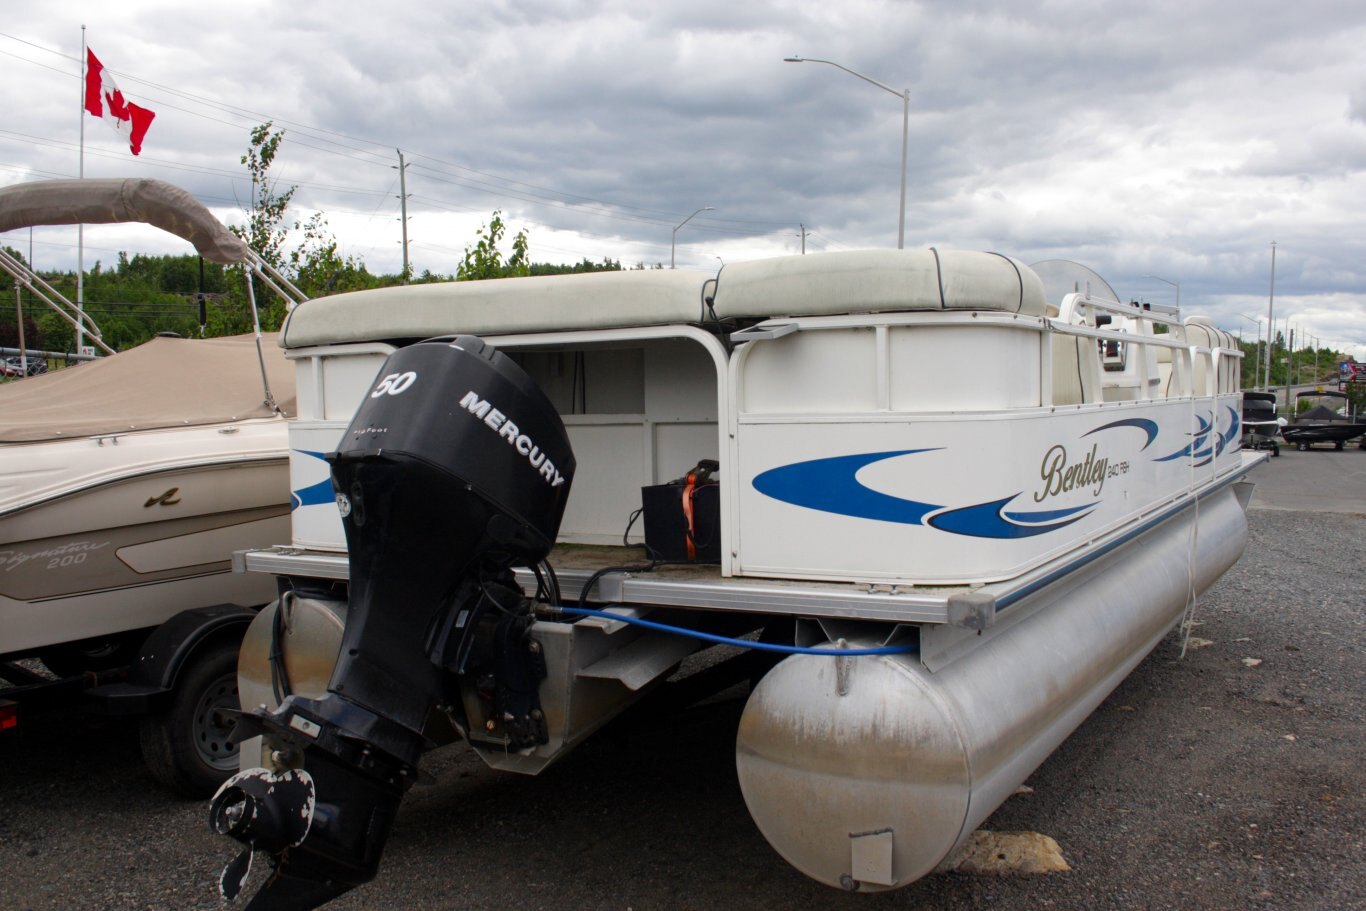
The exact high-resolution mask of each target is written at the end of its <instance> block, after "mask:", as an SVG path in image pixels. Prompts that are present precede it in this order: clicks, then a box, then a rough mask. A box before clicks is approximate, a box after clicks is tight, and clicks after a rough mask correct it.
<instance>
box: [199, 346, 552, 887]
mask: <svg viewBox="0 0 1366 911" xmlns="http://www.w3.org/2000/svg"><path fill="white" fill-rule="evenodd" d="M328 461H329V463H330V464H331V467H332V486H333V489H334V491H335V493H336V497H337V504H338V507H339V509H340V511H341V514H342V518H343V523H344V525H345V529H346V543H347V552H348V554H349V562H350V594H349V604H348V607H347V616H346V628H345V631H344V632H343V634H342V643H341V650H340V653H339V655H338V658H337V664H336V667H335V670H334V671H333V674H332V677H331V680H330V682H329V685H328V690H327V693H326V694H325V695H323V696H322V698H319V699H310V698H305V697H303V696H300V695H297V694H295V695H289V696H287V697H286V698H284V700H283V701H282V703H281V705H280V707H279V708H278V709H277V710H276V711H274V712H268V711H265V710H264V709H262V710H258V711H257V712H255V713H252V714H246V715H244V716H243V718H242V729H243V730H244V731H245V732H244V733H241V734H239V736H251V734H252V733H260V734H262V735H264V738H265V743H266V746H267V750H269V751H270V756H271V758H272V762H273V763H274V764H275V766H276V767H275V768H273V769H250V770H247V771H244V772H241V773H239V774H238V775H235V776H234V777H233V778H231V779H229V780H228V781H227V782H226V783H225V784H224V785H223V787H222V788H220V789H219V792H218V793H217V794H216V795H215V797H214V799H213V802H212V804H211V806H210V825H211V826H212V827H213V829H214V830H215V831H217V832H219V833H221V834H224V835H229V836H231V837H233V838H234V839H236V840H238V841H240V842H241V843H242V844H243V845H245V850H244V851H243V852H242V853H241V854H240V855H239V856H238V857H237V859H236V860H234V861H233V862H231V863H229V864H228V866H227V868H225V869H224V871H223V877H222V880H221V882H220V886H221V891H222V893H223V895H224V897H225V898H232V897H234V896H235V895H236V894H237V893H238V892H239V891H240V890H241V888H242V886H243V884H244V883H245V882H246V878H247V873H248V870H249V867H250V863H251V858H252V856H253V854H254V852H256V851H262V852H265V853H266V854H267V855H268V856H269V857H270V859H271V862H272V864H273V866H274V868H275V870H274V873H273V874H272V875H271V876H270V877H269V879H268V880H267V881H266V884H265V885H264V886H262V888H261V889H260V890H259V891H258V892H257V893H256V895H255V896H254V897H253V899H252V901H251V903H250V904H249V905H248V906H247V909H248V911H267V909H279V911H303V909H309V908H316V907H318V906H319V905H322V904H324V903H326V902H328V901H330V900H331V899H333V898H335V897H336V896H338V895H340V894H341V893H343V892H345V891H347V890H348V889H351V888H354V887H355V886H357V885H359V884H361V883H364V882H367V881H369V880H370V879H372V878H374V875H375V872H376V870H377V868H378V866H379V859H380V854H381V852H382V851H383V848H384V843H385V841H386V839H387V838H388V834H389V830H390V828H391V826H392V825H393V821H394V816H395V813H396V812H397V810H398V805H399V801H400V800H401V799H402V796H403V794H404V792H405V791H406V790H407V789H408V787H409V786H410V785H411V784H412V783H413V781H414V779H415V777H416V771H417V763H418V757H419V754H420V753H421V751H422V748H423V745H424V743H425V740H424V738H423V735H422V727H423V723H424V722H425V721H426V719H427V716H428V714H429V713H430V711H431V709H432V707H433V706H434V705H437V704H443V703H444V704H448V705H449V704H458V703H459V702H460V700H459V698H458V696H456V695H455V694H454V691H455V690H456V689H457V688H458V687H459V686H460V682H461V680H462V679H465V680H468V679H469V678H470V677H471V676H477V678H478V685H479V687H480V688H481V691H482V692H484V693H487V694H488V698H489V699H490V700H491V701H492V704H491V705H490V709H491V717H493V718H497V719H498V720H499V726H500V728H501V731H502V734H503V736H504V737H505V738H506V739H507V742H508V744H509V747H510V748H512V749H526V748H529V747H534V746H535V745H536V744H538V743H544V742H545V741H546V739H547V736H546V730H545V722H544V720H543V716H542V713H541V711H540V703H539V698H538V694H537V687H538V685H539V683H540V681H541V680H542V679H543V678H544V677H545V665H544V659H543V657H542V655H541V650H540V648H539V645H538V644H537V643H536V642H535V641H534V640H533V639H532V638H531V636H530V629H531V625H532V606H531V603H530V602H528V601H527V600H526V599H525V598H524V597H523V595H522V592H521V590H520V588H518V586H517V584H516V582H515V580H514V578H513V575H512V572H511V568H512V567H513V566H529V565H535V564H536V563H539V562H540V561H541V560H543V559H544V558H545V556H546V555H547V554H548V553H549V551H550V548H551V545H552V544H553V543H554V541H555V536H556V534H557V532H558V530H559V525H560V519H561V516H562V515H563V513H564V506H565V502H566V500H567V499H568V496H569V487H570V482H571V479H572V478H573V475H574V465H575V463H574V456H573V453H572V451H571V449H570V447H569V440H568V436H567V435H566V433H565V430H564V425H563V424H562V423H561V421H560V418H559V415H558V414H557V413H556V412H555V409H554V407H553V406H552V405H551V404H550V402H549V401H548V400H547V399H546V397H545V395H544V394H543V393H542V391H541V390H540V389H539V388H538V387H537V386H536V384H535V383H534V382H533V381H532V380H531V379H530V378H529V377H528V376H527V375H526V374H525V373H524V372H522V370H521V369H520V368H519V367H518V366H517V365H516V364H514V363H513V362H512V360H511V359H509V358H508V357H507V356H506V355H504V354H502V353H501V352H498V351H496V350H494V349H493V348H491V347H489V346H487V345H485V344H484V342H483V341H482V340H480V339H478V338H475V337H473V336H456V337H448V338H440V339H430V340H428V341H425V342H421V343H419V344H415V345H411V346H409V347H407V348H402V349H400V350H398V351H396V352H394V354H393V355H391V356H390V358H389V359H388V361H386V362H385V365H384V367H383V368H382V369H381V370H380V372H379V377H378V379H377V380H376V383H375V385H374V387H373V388H372V389H371V391H370V392H369V393H368V394H367V396H366V398H365V400H364V401H363V402H362V404H361V406H360V408H359V410H358V411H357V412H356V416H355V418H354V419H353V420H352V421H351V425H350V426H349V427H348V428H347V430H346V434H345V436H344V437H343V439H342V441H341V443H340V445H339V447H338V449H337V451H336V452H335V453H331V454H329V455H328ZM457 723H459V720H458V719H457Z"/></svg>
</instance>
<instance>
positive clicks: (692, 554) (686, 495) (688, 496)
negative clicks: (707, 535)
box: [683, 471, 697, 560]
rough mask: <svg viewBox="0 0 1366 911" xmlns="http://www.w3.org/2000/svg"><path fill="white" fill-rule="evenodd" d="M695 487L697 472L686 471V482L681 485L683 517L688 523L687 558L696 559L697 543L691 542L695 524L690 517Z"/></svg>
mask: <svg viewBox="0 0 1366 911" xmlns="http://www.w3.org/2000/svg"><path fill="white" fill-rule="evenodd" d="M696 489H697V472H695V471H690V472H688V483H687V484H685V485H683V518H684V519H686V520H687V523H688V529H687V538H688V559H689V560H696V559H697V545H696V544H695V543H693V537H694V532H695V530H696V528H695V526H694V524H693V518H692V495H693V491H694V490H696Z"/></svg>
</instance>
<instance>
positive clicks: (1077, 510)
mask: <svg viewBox="0 0 1366 911" xmlns="http://www.w3.org/2000/svg"><path fill="white" fill-rule="evenodd" d="M1018 496H1019V494H1015V496H1010V497H1006V498H1005V499H1002V500H996V501H995V502H992V503H978V504H977V505H976V506H964V507H962V508H961V509H952V510H949V511H948V512H941V513H939V514H938V515H937V516H934V517H933V518H931V519H930V523H929V524H930V525H931V526H932V527H934V528H937V529H939V530H940V531H947V532H952V533H953V534H956V535H969V536H971V537H974V538H995V539H997V540H1007V539H1014V538H1032V537H1034V536H1035V535H1042V534H1047V533H1048V532H1050V531H1057V530H1058V529H1059V528H1066V527H1067V526H1069V525H1071V524H1072V523H1073V522H1078V521H1080V520H1082V519H1084V518H1086V516H1087V515H1088V514H1090V512H1091V510H1093V509H1095V508H1096V506H1097V505H1098V504H1096V503H1088V504H1087V505H1085V506H1074V507H1072V508H1070V509H1050V510H1044V511H1041V512H1006V511H1005V508H1006V506H1007V504H1009V503H1010V501H1012V500H1014V499H1015V497H1018ZM1064 517H1070V518H1064ZM1012 519H1014V520H1017V521H1026V522H1046V523H1047V524H1043V525H1019V524H1017V523H1016V522H1015V521H1010V520H1012ZM1054 519H1062V521H1052V520H1054Z"/></svg>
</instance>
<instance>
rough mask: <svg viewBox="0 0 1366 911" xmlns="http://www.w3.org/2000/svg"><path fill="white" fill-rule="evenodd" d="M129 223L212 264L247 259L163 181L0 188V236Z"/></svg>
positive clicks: (233, 240) (194, 203)
mask: <svg viewBox="0 0 1366 911" xmlns="http://www.w3.org/2000/svg"><path fill="white" fill-rule="evenodd" d="M129 221H140V222H145V223H146V224H149V225H153V226H155V227H158V228H160V229H162V230H163V231H169V232H170V233H172V234H175V235H177V236H179V237H183V238H185V239H186V240H188V241H189V242H190V243H192V244H194V247H195V249H196V250H198V251H199V255H200V256H202V257H204V258H205V259H207V260H210V261H211V262H215V263H223V264H224V265H230V264H232V263H240V262H243V261H244V260H245V259H246V258H247V253H248V250H247V246H246V245H245V244H244V243H242V241H241V240H239V239H238V238H237V236H236V235H235V234H233V233H232V232H231V231H229V230H228V229H227V228H225V227H223V223H222V222H220V221H219V220H218V219H217V218H215V217H214V216H213V213H212V212H210V211H209V210H208V209H206V208H204V206H203V205H202V204H201V203H200V202H199V200H197V199H195V198H194V197H193V196H191V195H190V194H189V193H187V192H185V191H184V190H182V189H180V187H177V186H174V185H172V184H169V183H166V182H165V181H162V180H146V179H141V178H126V179H124V178H111V179H99V180H41V181H33V182H30V183H19V184H13V185H11V186H8V187H0V233H2V232H5V231H12V230H14V229H15V228H27V227H30V226H39V225H82V224H83V225H102V224H111V223H116V222H129Z"/></svg>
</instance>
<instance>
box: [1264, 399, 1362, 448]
mask: <svg viewBox="0 0 1366 911" xmlns="http://www.w3.org/2000/svg"><path fill="white" fill-rule="evenodd" d="M1304 402H1313V403H1314V404H1313V405H1312V406H1311V407H1310V408H1309V409H1307V410H1305V411H1301V410H1300V405H1301V403H1304ZM1347 404H1348V399H1347V394H1346V393H1345V392H1334V391H1333V390H1331V389H1326V390H1323V391H1320V392H1313V391H1310V392H1301V393H1299V394H1298V395H1296V396H1295V411H1296V414H1295V418H1294V420H1292V421H1291V422H1290V423H1289V424H1287V425H1286V426H1285V427H1283V428H1281V436H1282V437H1284V438H1285V441H1286V442H1287V443H1294V444H1295V448H1296V449H1299V450H1300V451H1302V452H1303V451H1306V450H1309V449H1311V448H1313V447H1314V446H1315V445H1317V444H1319V443H1331V444H1332V446H1333V448H1334V449H1338V450H1341V449H1342V448H1343V446H1344V445H1346V443H1347V442H1349V441H1350V440H1355V439H1356V438H1357V437H1360V436H1362V435H1363V434H1366V423H1363V422H1361V421H1355V420H1353V419H1352V418H1350V417H1349V416H1348V415H1347V413H1346V408H1347Z"/></svg>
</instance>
